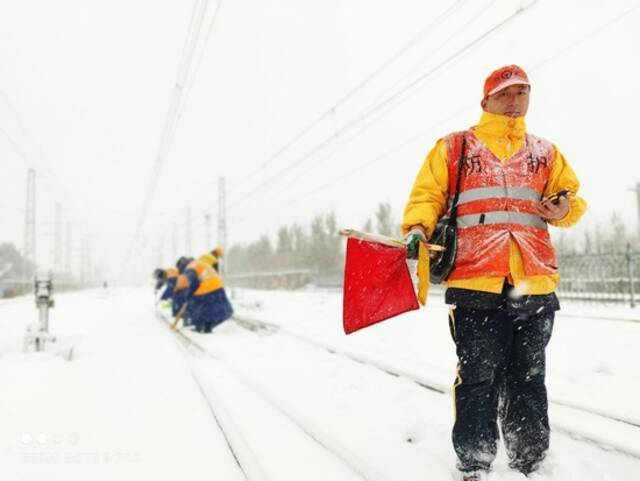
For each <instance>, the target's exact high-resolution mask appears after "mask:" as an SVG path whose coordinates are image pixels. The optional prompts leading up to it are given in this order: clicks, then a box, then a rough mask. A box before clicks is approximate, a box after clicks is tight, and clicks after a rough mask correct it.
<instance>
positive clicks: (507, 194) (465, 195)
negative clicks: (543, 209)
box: [449, 186, 542, 205]
mask: <svg viewBox="0 0 640 481" xmlns="http://www.w3.org/2000/svg"><path fill="white" fill-rule="evenodd" d="M490 198H509V199H519V200H533V201H538V200H540V199H541V198H542V196H541V195H540V192H538V191H537V190H533V189H529V188H528V187H508V186H505V187H502V186H500V187H478V188H476V189H469V190H466V191H464V192H460V196H459V197H458V205H461V204H466V203H468V202H473V201H475V200H483V199H490ZM452 201H453V197H449V203H451V202H452Z"/></svg>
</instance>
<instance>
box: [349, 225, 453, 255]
mask: <svg viewBox="0 0 640 481" xmlns="http://www.w3.org/2000/svg"><path fill="white" fill-rule="evenodd" d="M338 235H341V236H344V237H353V238H355V239H361V240H366V241H370V242H377V243H379V244H384V245H387V246H390V247H406V246H407V241H405V240H404V239H396V238H394V237H388V236H385V235H382V234H374V233H372V232H364V231H359V230H356V229H341V230H340V231H338ZM423 244H424V246H425V247H426V248H427V249H428V250H431V251H444V250H446V248H445V247H444V246H441V245H438V244H429V243H428V242H423Z"/></svg>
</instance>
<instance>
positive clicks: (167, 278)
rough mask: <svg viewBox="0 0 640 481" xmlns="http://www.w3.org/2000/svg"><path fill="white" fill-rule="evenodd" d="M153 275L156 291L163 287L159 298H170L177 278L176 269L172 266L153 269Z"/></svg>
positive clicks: (164, 299) (165, 299)
mask: <svg viewBox="0 0 640 481" xmlns="http://www.w3.org/2000/svg"><path fill="white" fill-rule="evenodd" d="M153 277H154V278H155V279H156V293H157V292H158V291H159V290H160V289H162V288H163V287H164V291H163V292H162V295H161V296H160V299H159V300H160V301H167V300H171V299H172V298H173V291H174V289H175V287H176V281H177V280H178V269H176V268H174V267H169V268H167V269H156V270H155V271H153Z"/></svg>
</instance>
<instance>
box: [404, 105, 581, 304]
mask: <svg viewBox="0 0 640 481" xmlns="http://www.w3.org/2000/svg"><path fill="white" fill-rule="evenodd" d="M472 130H473V132H474V134H475V135H476V137H477V138H478V140H480V142H482V143H483V144H484V145H485V146H486V147H488V148H489V150H490V151H491V152H492V153H493V154H494V155H495V156H496V157H497V158H499V159H500V160H502V161H503V162H505V161H507V160H508V159H509V158H510V157H511V156H512V155H513V154H515V153H516V152H517V151H518V150H519V149H520V147H522V143H523V141H524V135H525V131H526V125H525V121H524V117H516V118H512V117H507V116H504V115H496V114H491V113H489V112H484V113H483V114H482V117H481V118H480V122H479V123H478V125H476V126H475V127H472ZM554 149H555V159H554V161H553V167H552V170H551V174H550V176H549V181H548V183H547V186H546V189H545V191H544V196H545V197H546V196H549V195H551V194H553V193H555V192H558V191H560V190H564V189H566V190H569V191H571V192H573V193H577V192H578V189H579V188H580V182H579V181H578V178H577V177H576V174H575V173H574V172H573V169H571V167H570V166H569V164H568V163H567V161H566V159H565V158H564V156H563V155H562V154H561V153H560V151H559V150H558V148H557V147H556V146H555V145H554ZM447 161H448V159H447V146H446V144H445V141H444V140H443V139H440V140H438V142H437V143H436V145H435V147H434V148H433V149H432V150H431V152H429V155H427V158H426V160H425V162H424V164H423V165H422V168H421V169H420V171H419V172H418V176H417V178H416V181H415V183H414V184H413V188H412V190H411V195H410V196H409V202H408V203H407V206H406V208H405V210H404V217H403V220H402V232H403V234H406V233H407V232H408V231H409V229H410V228H411V227H412V226H414V225H422V226H423V227H424V228H425V229H426V231H427V233H428V234H429V235H430V234H431V233H432V232H433V229H434V228H435V225H436V222H437V221H438V219H439V218H440V217H441V216H442V215H443V214H444V213H445V210H446V203H447V197H448V185H449V184H448V182H449V172H448V169H447ZM569 199H570V202H569V206H570V208H569V213H568V214H567V215H566V216H565V217H564V218H563V219H560V220H552V221H549V224H551V225H554V226H556V227H570V226H572V225H574V224H575V223H576V222H578V220H579V219H580V217H582V214H584V211H585V210H586V208H587V203H586V201H585V200H584V199H582V198H581V197H578V196H577V195H572V196H571V197H570V198H569ZM509 269H510V271H511V272H510V275H509V279H508V281H509V283H510V284H512V285H515V286H516V287H517V288H518V289H519V290H520V292H522V293H523V294H549V293H551V292H553V291H554V290H555V288H556V286H557V285H558V281H559V280H560V276H559V275H558V274H553V275H542V276H526V275H525V273H524V268H523V265H522V257H521V254H520V250H519V248H518V245H517V244H516V243H515V241H514V240H513V239H512V240H511V253H510V258H509ZM503 284H504V278H503V277H476V278H473V279H460V280H455V281H450V282H447V284H446V285H447V287H458V288H461V289H473V290H477V291H484V292H494V293H500V292H501V291H502V288H503Z"/></svg>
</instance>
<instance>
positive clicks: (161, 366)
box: [0, 289, 640, 481]
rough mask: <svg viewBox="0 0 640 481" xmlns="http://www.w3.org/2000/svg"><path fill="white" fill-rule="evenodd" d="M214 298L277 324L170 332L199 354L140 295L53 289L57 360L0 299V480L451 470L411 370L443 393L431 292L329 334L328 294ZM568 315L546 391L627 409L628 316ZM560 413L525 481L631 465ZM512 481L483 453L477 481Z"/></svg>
mask: <svg viewBox="0 0 640 481" xmlns="http://www.w3.org/2000/svg"><path fill="white" fill-rule="evenodd" d="M232 294H233V296H232V302H233V303H234V307H235V310H236V313H237V315H238V317H240V318H248V319H259V320H262V321H266V322H271V323H273V324H277V325H278V326H282V327H280V328H270V327H268V328H266V329H257V330H249V329H247V327H246V326H244V327H243V325H242V324H240V323H237V322H227V323H225V324H223V325H222V326H219V327H218V328H216V330H215V331H214V333H213V334H211V335H199V334H196V333H192V332H190V331H185V332H184V334H185V335H186V336H188V337H189V338H191V339H193V340H195V342H197V343H198V345H200V346H201V349H203V350H204V351H206V352H204V353H203V352H200V351H194V350H193V349H190V348H184V347H182V345H181V344H180V343H179V342H178V341H177V339H178V338H177V337H175V335H174V334H172V333H171V332H170V331H168V329H167V327H166V325H165V324H164V323H161V322H158V319H156V317H155V315H154V311H153V307H152V301H151V294H150V292H149V290H145V289H141V290H117V291H114V292H113V293H111V294H109V295H108V296H107V295H104V294H102V293H100V292H97V291H92V292H84V293H76V294H65V295H59V296H56V302H57V305H56V308H55V309H54V311H52V318H51V331H52V332H53V333H54V334H56V335H57V336H58V338H59V339H60V344H62V345H66V346H69V345H73V346H74V347H75V349H74V356H73V358H72V360H71V361H66V360H64V359H63V358H62V357H60V356H56V354H55V352H53V351H50V352H49V353H45V354H33V353H31V354H23V353H21V352H20V349H21V344H22V335H23V333H24V330H25V327H26V324H27V323H29V322H31V321H32V320H35V319H36V311H35V309H34V307H33V304H32V300H31V299H26V300H22V301H17V302H12V303H6V304H4V305H0V352H1V353H2V355H1V356H0V366H1V368H0V382H2V383H3V384H2V385H3V386H6V389H5V390H4V391H5V392H6V394H5V395H3V396H2V397H0V406H2V409H1V410H0V425H2V426H3V430H2V431H1V432H0V445H1V446H2V450H1V451H0V453H1V454H0V479H1V480H2V481H5V480H8V481H12V480H58V479H65V480H67V479H78V480H80V479H82V480H84V479H96V480H102V479H104V480H118V481H127V480H132V481H134V480H135V481H146V480H149V481H152V480H153V481H165V480H166V481H170V480H179V479H189V480H192V479H193V480H197V479H214V480H221V481H227V480H228V481H234V480H236V479H238V480H239V479H250V480H251V481H258V480H270V481H280V480H282V481H289V480H292V481H324V480H327V479H336V480H340V481H351V480H352V479H354V480H357V479H368V480H370V481H374V480H375V481H384V480H389V481H391V480H392V481H451V480H452V479H454V478H453V477H452V476H453V467H454V463H455V460H454V456H453V453H452V448H451V446H450V441H449V438H450V428H451V422H452V416H453V413H452V405H451V397H450V395H449V394H448V393H445V394H442V393H440V392H437V391H434V390H431V389H425V388H424V387H422V386H420V385H419V384H417V383H416V382H414V381H413V380H412V379H416V378H417V379H422V382H423V383H424V384H429V385H431V386H435V387H436V388H438V389H440V390H442V391H447V390H448V389H449V386H450V385H451V382H452V373H453V371H454V367H455V354H454V349H453V343H452V341H451V339H450V335H449V331H448V326H447V317H446V316H447V310H446V307H445V306H444V305H443V304H442V302H441V299H438V298H437V297H436V296H434V297H433V298H432V299H430V302H429V305H428V307H427V308H426V309H423V310H421V311H417V312H414V313H409V314H406V315H404V316H400V317H398V318H395V319H392V320H389V321H386V322H384V323H382V324H380V325H377V326H374V327H371V328H369V329H366V330H364V331H361V332H359V333H356V334H353V335H351V336H344V334H343V333H342V331H341V323H340V318H341V315H340V314H341V305H340V302H341V297H340V295H339V294H337V293H320V292H265V291H249V290H237V291H235V292H233V293H232ZM569 311H570V309H568V308H567V309H566V312H567V314H569V313H570V314H572V315H576V316H578V317H569V316H562V315H561V316H558V318H557V322H556V326H555V331H554V336H553V338H552V341H551V344H550V346H549V375H548V381H549V391H550V396H551V397H552V398H554V399H556V401H563V402H565V403H567V404H573V405H576V404H580V405H582V406H583V407H589V408H591V407H593V408H598V409H599V410H600V411H602V413H603V414H615V415H616V416H617V417H619V418H621V419H626V420H636V419H639V418H640V416H639V411H640V408H639V407H638V406H637V404H638V403H637V400H638V399H640V389H639V388H638V387H637V386H638V385H639V384H638V374H637V373H635V372H634V369H633V366H632V365H631V364H632V362H631V360H632V359H633V357H632V354H633V353H634V349H635V347H634V346H636V345H638V343H637V341H638V340H639V339H638V338H639V336H640V323H634V322H613V321H611V320H609V321H607V320H603V319H595V318H589V319H587V318H586V316H587V315H590V316H592V317H593V316H595V317H597V316H598V315H599V314H600V313H594V312H593V310H592V309H590V308H579V309H578V311H576V310H575V309H574V310H573V312H569ZM581 311H583V312H581ZM623 311H624V312H623ZM605 312H606V311H605ZM619 313H623V314H624V315H626V316H627V318H633V314H632V311H630V310H624V309H622V310H619V312H617V313H616V317H623V316H621V315H618V314H619ZM581 316H582V317H581ZM325 346H329V347H330V348H331V349H332V350H333V351H334V353H331V352H329V351H327V349H326V347H325ZM354 359H358V360H359V362H355V361H354ZM380 367H382V368H385V367H386V369H387V370H388V371H392V372H396V373H397V372H400V373H401V374H404V375H405V376H406V377H398V376H390V375H389V374H388V373H387V372H384V371H383V370H381V369H380ZM563 409H564V411H563ZM568 409H571V408H566V407H564V408H563V407H561V406H554V407H553V408H552V411H551V416H552V423H553V424H554V431H555V432H554V434H553V436H552V448H551V451H550V454H549V457H548V460H547V461H546V462H545V465H544V467H543V469H542V471H541V473H539V474H536V475H535V476H533V477H532V479H540V480H549V481H571V480H575V481H578V480H579V481H596V480H597V481H605V480H611V481H614V480H615V481H632V480H635V479H637V478H638V476H637V473H638V472H640V459H638V458H635V457H633V456H629V455H624V454H621V453H619V452H616V451H607V450H605V449H603V447H602V446H598V445H594V444H593V443H590V442H584V441H581V440H579V439H573V438H571V437H569V436H567V435H565V434H563V433H562V432H559V430H558V426H560V427H562V426H563V423H565V425H571V426H574V427H575V425H576V424H580V423H582V424H585V426H583V428H584V429H585V430H587V431H588V432H584V433H583V434H584V435H587V436H588V437H598V436H600V438H598V439H601V437H602V436H605V435H607V436H609V437H610V438H611V441H612V442H611V443H610V444H612V445H613V446H614V447H616V444H618V446H617V447H619V448H628V450H631V451H632V450H633V449H638V446H637V445H636V446H634V445H633V444H629V443H632V442H633V441H632V439H635V438H633V436H637V434H636V432H637V431H640V430H639V429H637V428H634V427H632V426H629V425H624V426H627V429H630V431H629V433H627V434H624V433H623V432H621V431H617V430H615V429H612V428H611V425H612V424H611V423H613V422H615V421H611V420H610V419H607V418H604V417H601V419H600V421H599V422H601V423H602V424H596V422H598V421H596V420H597V419H598V417H597V416H595V415H589V414H586V413H584V412H583V411H580V410H578V411H575V409H574V411H567V410H568ZM572 412H573V414H572ZM576 416H582V420H581V421H580V420H578V419H577V418H576ZM572 417H573V419H572ZM567 423H568V424H567ZM572 423H573V424H572ZM621 429H622V428H621ZM561 430H562V429H561ZM567 430H569V429H567ZM592 431H595V432H592ZM572 432H573V436H575V435H576V433H575V431H572ZM596 435H597V436H596ZM232 450H233V455H232ZM234 456H235V459H234ZM236 459H237V460H238V463H239V464H240V465H241V468H239V467H238V464H237V463H236ZM243 472H244V473H245V474H243ZM524 479H525V478H524V477H523V476H522V475H520V474H518V473H514V472H512V471H510V470H509V469H508V468H507V466H506V459H505V455H504V452H503V451H502V450H501V451H500V454H499V456H498V460H497V461H496V463H495V467H494V471H493V472H492V473H491V474H490V476H489V481H515V480H524Z"/></svg>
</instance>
